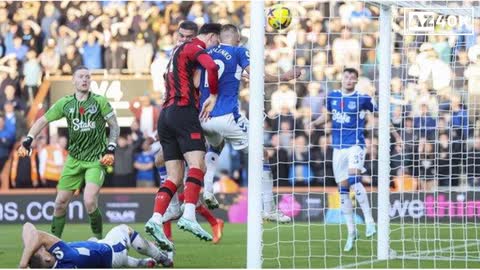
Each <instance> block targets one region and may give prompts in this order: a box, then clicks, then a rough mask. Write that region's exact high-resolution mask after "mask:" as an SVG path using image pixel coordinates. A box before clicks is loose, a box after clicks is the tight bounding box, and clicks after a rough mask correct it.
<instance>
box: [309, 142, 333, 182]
mask: <svg viewBox="0 0 480 270" xmlns="http://www.w3.org/2000/svg"><path fill="white" fill-rule="evenodd" d="M332 160H333V148H332V146H331V141H330V137H329V136H321V137H319V138H318V145H312V148H311V150H310V163H311V166H312V170H313V174H314V175H315V178H316V179H318V180H317V181H316V184H318V185H321V186H323V185H325V186H336V184H335V178H334V176H333V163H332Z"/></svg>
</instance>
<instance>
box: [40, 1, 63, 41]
mask: <svg viewBox="0 0 480 270" xmlns="http://www.w3.org/2000/svg"><path fill="white" fill-rule="evenodd" d="M43 12H44V16H43V17H42V19H41V23H40V25H41V29H42V34H43V38H44V39H45V40H48V39H49V38H51V37H52V28H53V27H52V26H54V25H55V24H56V23H57V20H58V18H59V17H60V13H59V12H58V11H57V10H56V9H55V5H54V4H53V3H51V2H47V3H46V4H45V6H44V7H43Z"/></svg>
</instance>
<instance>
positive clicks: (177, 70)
mask: <svg viewBox="0 0 480 270" xmlns="http://www.w3.org/2000/svg"><path fill="white" fill-rule="evenodd" d="M220 28H221V25H220V24H214V23H210V24H204V25H203V26H202V27H201V28H200V30H199V34H198V36H197V37H196V38H194V39H192V40H191V41H189V42H185V43H183V44H180V45H178V46H177V47H176V48H175V49H174V50H173V52H172V55H171V57H170V61H169V63H168V65H167V71H166V72H165V75H164V77H165V88H166V97H165V101H164V103H163V109H162V112H161V114H160V118H159V120H158V126H157V131H158V135H159V138H160V143H161V145H162V148H163V155H164V159H165V167H166V169H167V175H168V179H167V180H166V181H165V182H164V183H163V184H162V186H161V187H160V189H159V191H158V193H157V196H156V198H155V213H154V214H153V216H152V218H151V219H150V220H149V221H148V222H147V224H146V225H145V230H146V232H147V233H149V234H150V235H152V237H153V238H154V239H155V240H156V241H157V243H158V244H159V246H160V247H161V248H163V249H167V250H171V249H172V248H173V244H172V243H171V242H170V241H169V240H168V239H167V237H166V236H165V234H164V232H163V229H162V227H161V225H162V221H163V220H162V216H163V214H165V211H166V209H167V207H168V205H169V203H170V200H171V198H172V196H173V194H175V192H176V191H177V186H180V185H182V183H183V172H184V160H185V161H186V162H187V164H188V168H189V169H188V175H187V180H186V182H185V191H184V194H185V203H184V205H185V209H184V212H183V215H182V217H181V218H180V219H179V221H178V223H177V225H178V227H180V228H181V229H184V230H186V231H189V232H191V233H193V234H194V235H196V236H197V237H199V238H200V239H204V240H207V241H211V240H212V236H211V235H210V234H209V233H208V232H206V231H205V230H203V228H202V227H201V226H200V225H199V224H198V222H197V221H196V217H195V206H196V204H197V202H198V197H199V193H200V189H201V188H202V185H203V175H204V172H205V161H204V158H205V151H206V148H205V138H204V136H203V131H202V127H201V125H200V120H203V119H206V118H208V117H209V114H210V112H211V111H212V109H213V107H214V106H215V102H216V98H217V92H218V72H217V69H218V67H217V65H216V64H215V62H214V61H213V59H212V58H211V57H210V56H209V55H208V54H207V53H206V52H205V48H207V47H211V46H214V45H217V44H218V36H219V34H220ZM199 65H200V66H202V67H203V68H205V69H206V70H207V72H208V82H209V85H210V97H209V98H208V99H207V101H205V103H204V105H203V107H202V108H201V110H200V108H199V92H198V89H196V87H195V85H194V81H193V79H194V74H195V71H196V69H197V67H198V66H199ZM199 110H200V113H199Z"/></svg>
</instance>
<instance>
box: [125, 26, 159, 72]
mask: <svg viewBox="0 0 480 270" xmlns="http://www.w3.org/2000/svg"><path fill="white" fill-rule="evenodd" d="M152 57H153V48H152V45H151V44H149V43H145V39H144V37H143V35H142V34H138V35H137V39H136V41H135V45H134V46H133V47H132V48H131V49H130V50H128V61H127V66H128V69H129V70H131V71H133V72H134V73H135V74H141V73H148V72H149V71H150V64H151V63H152Z"/></svg>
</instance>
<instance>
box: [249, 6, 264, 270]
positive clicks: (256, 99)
mask: <svg viewBox="0 0 480 270" xmlns="http://www.w3.org/2000/svg"><path fill="white" fill-rule="evenodd" d="M250 4H251V10H250V14H249V15H247V16H250V18H251V25H254V26H255V27H251V28H250V38H249V47H250V97H251V98H250V104H249V111H250V114H249V117H250V119H249V132H248V140H249V144H248V179H249V181H248V218H247V222H248V225H247V268H250V269H258V268H261V267H262V216H261V211H262V192H261V184H262V182H261V179H262V170H263V115H264V114H263V110H264V82H263V77H264V76H263V74H264V66H265V62H264V46H263V44H264V43H265V27H263V26H264V25H265V11H264V10H265V3H264V1H263V0H252V1H251V2H250Z"/></svg>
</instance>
